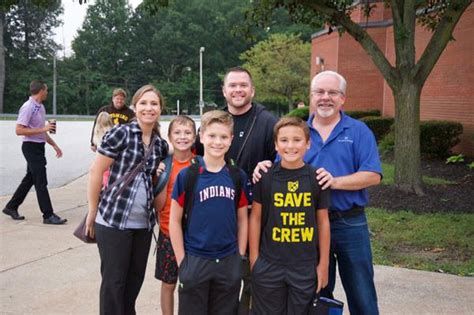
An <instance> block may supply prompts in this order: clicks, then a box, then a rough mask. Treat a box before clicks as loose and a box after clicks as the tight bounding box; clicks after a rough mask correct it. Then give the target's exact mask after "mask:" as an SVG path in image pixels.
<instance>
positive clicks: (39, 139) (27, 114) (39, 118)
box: [16, 96, 46, 143]
mask: <svg viewBox="0 0 474 315" xmlns="http://www.w3.org/2000/svg"><path fill="white" fill-rule="evenodd" d="M45 116H46V110H45V109H44V106H43V104H41V103H38V102H37V101H35V99H34V98H33V97H31V96H30V98H29V99H28V100H27V101H26V102H25V103H24V104H23V105H22V106H21V108H20V111H19V114H18V119H17V120H16V123H17V124H18V125H22V126H25V127H27V128H31V129H37V128H43V127H44V124H45ZM23 141H24V142H25V141H28V142H36V143H45V142H46V132H43V133H39V134H36V135H31V136H23Z"/></svg>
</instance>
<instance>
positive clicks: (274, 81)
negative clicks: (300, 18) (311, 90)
mask: <svg viewBox="0 0 474 315" xmlns="http://www.w3.org/2000/svg"><path fill="white" fill-rule="evenodd" d="M310 57H311V45H310V44H308V43H303V41H302V40H301V39H299V37H298V36H295V35H285V34H273V35H270V37H269V38H268V40H265V41H261V42H259V43H257V44H256V45H255V46H253V47H252V48H251V49H249V50H248V51H246V52H244V53H243V54H241V56H240V58H241V59H242V60H243V61H245V63H244V65H243V66H244V67H245V68H247V69H248V70H249V71H250V72H251V73H252V77H253V82H254V85H255V89H256V91H257V93H256V99H257V100H258V101H261V102H265V101H270V102H272V101H273V102H280V103H286V104H288V107H289V109H290V110H291V109H292V107H293V103H294V101H295V100H297V99H307V94H308V86H309V77H308V73H309V67H310V65H309V63H308V60H309V59H310Z"/></svg>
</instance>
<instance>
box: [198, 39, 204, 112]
mask: <svg viewBox="0 0 474 315" xmlns="http://www.w3.org/2000/svg"><path fill="white" fill-rule="evenodd" d="M203 52H204V47H201V48H199V116H201V117H202V110H203V108H204V101H203V99H202V53H203Z"/></svg>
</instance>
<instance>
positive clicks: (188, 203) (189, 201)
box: [181, 157, 200, 232]
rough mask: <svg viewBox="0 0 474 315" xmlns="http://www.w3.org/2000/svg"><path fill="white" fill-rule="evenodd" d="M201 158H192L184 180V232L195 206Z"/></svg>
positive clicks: (182, 219) (182, 223) (182, 220)
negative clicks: (194, 200)
mask: <svg viewBox="0 0 474 315" xmlns="http://www.w3.org/2000/svg"><path fill="white" fill-rule="evenodd" d="M199 164H200V163H199V159H198V158H196V157H194V158H192V159H191V165H190V166H189V167H188V170H187V171H186V177H185V182H184V192H185V193H184V207H183V217H182V218H181V226H182V229H183V232H184V231H185V230H186V227H187V224H188V219H189V218H190V215H191V210H192V208H193V199H194V193H195V191H196V186H197V185H196V183H197V179H198V176H199V166H200V165H199Z"/></svg>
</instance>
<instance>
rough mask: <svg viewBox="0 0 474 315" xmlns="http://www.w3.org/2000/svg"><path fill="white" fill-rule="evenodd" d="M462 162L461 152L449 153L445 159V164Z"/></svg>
mask: <svg viewBox="0 0 474 315" xmlns="http://www.w3.org/2000/svg"><path fill="white" fill-rule="evenodd" d="M462 162H464V155H462V154H457V155H451V156H450V157H448V158H447V159H446V164H459V163H462Z"/></svg>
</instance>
